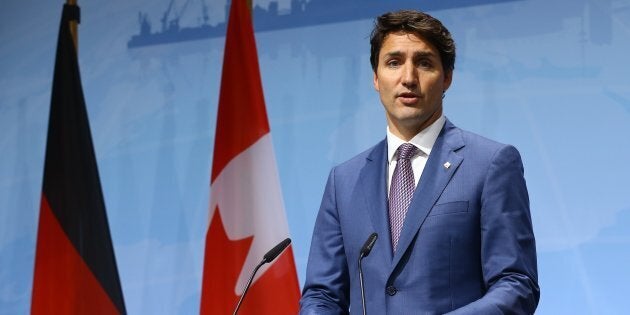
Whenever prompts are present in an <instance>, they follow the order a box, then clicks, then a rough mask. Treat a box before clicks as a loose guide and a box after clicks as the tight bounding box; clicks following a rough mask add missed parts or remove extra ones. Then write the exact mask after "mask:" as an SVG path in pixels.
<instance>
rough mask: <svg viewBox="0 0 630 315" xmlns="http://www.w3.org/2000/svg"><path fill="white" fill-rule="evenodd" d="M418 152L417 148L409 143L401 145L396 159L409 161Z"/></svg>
mask: <svg viewBox="0 0 630 315" xmlns="http://www.w3.org/2000/svg"><path fill="white" fill-rule="evenodd" d="M416 152H418V148H416V146H415V145H413V144H411V143H403V144H401V145H400V146H399V147H398V159H405V160H408V159H411V157H412V156H414V155H415V154H416Z"/></svg>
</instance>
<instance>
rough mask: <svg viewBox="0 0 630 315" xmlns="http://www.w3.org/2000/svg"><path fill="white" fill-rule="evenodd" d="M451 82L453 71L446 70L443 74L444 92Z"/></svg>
mask: <svg viewBox="0 0 630 315" xmlns="http://www.w3.org/2000/svg"><path fill="white" fill-rule="evenodd" d="M452 82H453V70H448V71H446V72H445V73H444V91H446V90H448V88H449V87H450V86H451V83H452Z"/></svg>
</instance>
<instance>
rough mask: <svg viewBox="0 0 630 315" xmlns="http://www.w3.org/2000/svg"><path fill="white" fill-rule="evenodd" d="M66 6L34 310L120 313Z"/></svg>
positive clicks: (73, 13) (70, 9) (74, 16)
mask: <svg viewBox="0 0 630 315" xmlns="http://www.w3.org/2000/svg"><path fill="white" fill-rule="evenodd" d="M78 19H79V8H78V7H77V6H74V5H65V6H64V9H63V14H62V18H61V25H60V28H59V39H58V42H57V56H56V60H55V70H54V78H53V85H52V97H51V106H50V119H49V124H48V140H47V144H46V158H45V165H44V179H43V192H42V198H41V207H40V215H39V227H38V234H37V246H36V254H35V271H34V278H33V292H32V300H31V314H125V313H126V311H125V303H124V300H123V295H122V289H121V286H120V279H119V277H118V269H117V266H116V259H115V257H114V249H113V246H112V240H111V236H110V232H109V225H108V223H107V215H106V212H105V204H104V201H103V194H102V191H101V185H100V179H99V174H98V168H97V165H96V158H95V155H94V148H93V145H92V137H91V134H90V126H89V122H88V116H87V112H86V108H85V100H84V98H83V90H82V88H81V78H80V74H79V67H78V62H77V54H76V49H75V46H74V42H73V40H72V35H71V34H70V26H69V21H71V20H76V21H78Z"/></svg>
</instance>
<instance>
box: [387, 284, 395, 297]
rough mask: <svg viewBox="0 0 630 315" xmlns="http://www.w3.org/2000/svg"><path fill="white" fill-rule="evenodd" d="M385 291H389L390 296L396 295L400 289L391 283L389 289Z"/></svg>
mask: <svg viewBox="0 0 630 315" xmlns="http://www.w3.org/2000/svg"><path fill="white" fill-rule="evenodd" d="M385 292H387V294H389V295H390V296H394V295H396V292H398V289H396V287H395V286H393V285H390V286H388V287H387V289H385Z"/></svg>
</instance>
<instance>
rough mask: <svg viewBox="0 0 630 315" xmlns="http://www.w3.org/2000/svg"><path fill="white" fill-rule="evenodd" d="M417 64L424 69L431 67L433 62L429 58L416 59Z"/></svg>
mask: <svg viewBox="0 0 630 315" xmlns="http://www.w3.org/2000/svg"><path fill="white" fill-rule="evenodd" d="M418 66H419V67H421V68H425V69H430V68H433V63H432V62H431V60H429V59H420V60H419V61H418Z"/></svg>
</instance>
